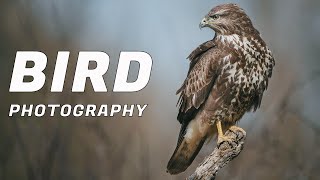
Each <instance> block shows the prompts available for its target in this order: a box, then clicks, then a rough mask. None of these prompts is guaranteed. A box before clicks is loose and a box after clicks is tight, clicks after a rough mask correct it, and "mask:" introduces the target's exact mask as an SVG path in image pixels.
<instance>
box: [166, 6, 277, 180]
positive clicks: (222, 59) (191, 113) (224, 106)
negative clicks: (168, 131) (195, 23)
mask: <svg viewBox="0 0 320 180" xmlns="http://www.w3.org/2000/svg"><path fill="white" fill-rule="evenodd" d="M200 27H201V28H202V27H209V28H211V29H213V30H214V31H215V37H214V38H213V39H212V40H210V41H207V42H205V43H203V44H201V45H200V46H199V47H198V48H196V49H195V50H194V51H193V52H192V53H191V54H190V55H189V56H188V59H189V60H190V67H189V71H188V75H187V78H186V80H185V81H184V83H183V85H182V86H181V88H180V89H179V90H178V91H177V94H179V93H180V98H179V101H178V105H179V113H178V117H177V119H178V121H179V122H180V123H181V130H180V134H179V138H178V143H177V147H176V149H175V151H174V153H173V155H172V157H171V158H170V160H169V162H168V166H167V170H168V172H169V173H171V174H177V173H180V172H182V171H184V170H186V169H187V167H188V166H189V165H190V164H191V163H192V161H193V160H194V158H195V157H196V155H197V154H198V152H199V151H200V149H201V147H202V145H203V143H204V142H205V140H206V139H207V138H208V137H209V136H212V135H214V134H216V132H217V129H218V144H219V142H221V140H228V139H227V137H224V136H223V133H222V131H221V124H222V127H224V128H230V127H233V128H237V127H235V126H234V125H235V123H236V122H237V121H238V120H239V119H240V118H241V117H242V116H243V115H244V113H245V112H247V111H250V110H253V111H255V110H256V109H257V108H258V107H259V106H260V103H261V99H262V95H263V92H264V91H265V90H266V88H267V86H268V78H270V77H271V74H272V69H273V66H274V59H273V57H272V54H271V52H270V50H269V49H268V48H267V46H266V44H265V42H264V41H263V40H262V38H261V37H260V33H259V32H258V31H257V30H256V29H255V28H254V27H253V25H252V22H251V20H250V19H249V17H248V16H247V15H246V13H245V12H244V11H243V9H241V8H240V7H239V6H237V5H236V4H223V5H219V6H216V7H214V8H213V9H212V10H211V11H210V12H209V13H208V14H207V15H206V16H205V18H204V19H203V20H202V21H201V23H200ZM215 125H217V128H216V127H215Z"/></svg>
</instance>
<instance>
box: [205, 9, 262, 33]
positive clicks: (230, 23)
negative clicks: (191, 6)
mask: <svg viewBox="0 0 320 180" xmlns="http://www.w3.org/2000/svg"><path fill="white" fill-rule="evenodd" d="M199 27H200V28H203V27H209V28H211V29H213V30H214V31H215V32H216V33H217V34H221V35H230V34H245V33H252V32H253V31H256V30H255V28H254V27H253V25H252V22H251V20H250V18H249V17H248V15H247V14H246V13H245V12H244V10H243V9H242V8H240V7H239V6H238V5H237V4H222V5H218V6H216V7H214V8H213V9H211V10H210V11H209V13H208V14H207V15H206V16H205V17H204V18H203V19H202V21H201V22H200V24H199Z"/></svg>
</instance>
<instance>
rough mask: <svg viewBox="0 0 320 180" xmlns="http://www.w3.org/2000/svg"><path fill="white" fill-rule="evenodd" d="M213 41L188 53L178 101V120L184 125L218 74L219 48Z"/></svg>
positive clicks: (193, 114)
mask: <svg viewBox="0 0 320 180" xmlns="http://www.w3.org/2000/svg"><path fill="white" fill-rule="evenodd" d="M214 47H215V45H214V43H213V41H212V40H211V41H207V42H205V43H203V44H201V45H200V46H199V47H198V48H196V49H195V50H194V51H193V52H192V53H191V54H190V55H189V57H188V58H189V59H190V68H189V71H188V76H187V78H186V80H185V81H184V83H183V84H182V86H181V88H180V89H179V90H178V91H177V94H179V93H180V98H179V101H178V105H179V114H178V118H177V119H178V121H179V122H180V123H182V124H184V125H185V126H186V125H187V124H188V123H189V121H191V120H192V119H193V117H194V116H195V115H196V113H197V112H198V110H199V108H200V106H201V105H202V104H203V103H204V102H205V101H206V99H207V97H208V95H209V93H210V91H211V89H212V86H213V84H214V82H215V79H216V77H217V75H218V69H219V68H218V67H217V66H218V64H219V62H218V61H219V58H220V54H221V53H219V50H218V49H216V48H214Z"/></svg>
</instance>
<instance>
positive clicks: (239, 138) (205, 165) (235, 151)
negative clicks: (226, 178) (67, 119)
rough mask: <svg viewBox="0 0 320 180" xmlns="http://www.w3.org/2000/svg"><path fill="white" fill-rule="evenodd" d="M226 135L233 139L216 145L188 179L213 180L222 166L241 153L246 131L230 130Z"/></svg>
mask: <svg viewBox="0 0 320 180" xmlns="http://www.w3.org/2000/svg"><path fill="white" fill-rule="evenodd" d="M225 135H226V136H228V137H230V138H231V139H232V141H231V142H227V141H224V142H222V143H221V144H220V146H219V147H216V148H215V149H214V151H213V152H212V153H211V154H210V155H209V156H208V157H206V158H205V160H204V161H203V162H202V163H201V164H200V165H199V166H198V167H197V169H196V171H195V172H194V173H193V174H192V175H191V176H189V178H187V180H200V179H201V180H213V179H215V177H216V175H217V173H218V171H219V170H220V169H221V168H223V167H224V166H225V165H227V164H228V163H229V162H230V161H231V160H232V159H234V158H235V157H237V156H238V155H239V154H240V152H241V151H242V149H243V144H244V140H245V138H246V132H245V131H240V130H238V131H236V132H233V131H230V130H228V131H227V132H226V133H225Z"/></svg>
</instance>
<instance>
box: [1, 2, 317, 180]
mask: <svg viewBox="0 0 320 180" xmlns="http://www.w3.org/2000/svg"><path fill="white" fill-rule="evenodd" d="M49 2H50V1H49ZM54 2H55V1H52V9H53V11H52V12H53V13H56V14H53V15H52V16H53V17H54V18H53V19H52V25H53V27H54V28H53V30H54V31H55V33H54V35H52V33H49V32H48V29H46V27H45V26H43V23H42V22H41V17H39V14H35V13H33V11H32V9H33V8H38V7H34V6H33V4H32V3H29V2H28V1H27V0H10V1H9V0H7V1H6V0H2V1H0V12H1V14H2V16H1V17H0V22H1V26H0V39H1V43H0V57H1V76H0V79H1V82H2V86H1V88H0V97H1V102H2V103H1V109H0V116H1V120H0V179H1V180H2V179H3V180H5V179H10V180H14V179H28V180H38V179H39V180H40V179H44V180H50V179H61V180H63V179H68V180H70V179H92V180H98V179H182V178H184V177H186V176H188V175H190V174H191V172H192V171H193V170H194V169H195V167H196V166H197V164H198V163H199V162H201V161H202V159H203V158H204V156H205V155H207V154H208V152H210V151H212V149H213V146H214V145H215V144H214V143H211V144H210V145H208V146H206V147H205V148H204V149H203V150H202V151H201V153H200V155H199V157H197V159H196V161H195V162H194V163H193V165H192V166H191V167H190V168H189V169H188V170H187V172H186V173H184V174H182V175H179V176H170V175H168V174H166V173H165V167H166V163H167V160H168V158H169V156H170V155H171V153H172V151H173V148H174V145H175V143H176V142H175V141H176V136H177V133H178V128H179V125H178V124H177V122H176V121H175V120H174V118H175V111H176V110H175V109H173V110H171V111H170V112H166V111H161V110H162V109H166V108H165V107H164V104H165V105H166V103H164V104H160V105H159V104H158V105H157V106H156V107H155V106H152V107H151V108H153V109H151V110H150V111H148V112H147V113H146V114H145V115H144V117H143V118H139V119H130V118H121V117H117V118H104V119H102V118H77V119H76V118H72V117H70V118H52V117H45V118H34V117H23V118H18V117H14V118H9V117H8V111H9V105H10V104H11V103H18V104H21V103H27V104H39V103H46V104H47V103H60V104H64V103H69V104H76V103H82V104H90V103H93V104H101V103H108V104H112V103H120V104H121V103H128V104H130V103H143V102H147V103H148V102H151V103H153V102H157V101H160V100H161V98H162V97H166V95H163V94H161V91H160V90H159V89H160V88H161V87H162V86H161V85H160V86H159V85H158V86H152V87H150V88H149V89H147V93H145V92H139V93H136V94H135V95H133V96H135V98H133V97H132V95H123V94H122V95H119V94H118V95H115V94H112V93H94V92H93V90H92V88H91V87H90V86H88V87H87V90H86V92H85V93H71V92H70V89H71V88H70V87H71V83H72V80H73V69H74V67H75V63H76V58H77V53H78V51H80V50H84V49H80V47H79V46H78V45H77V43H76V42H75V41H74V40H73V39H72V38H70V37H71V35H70V34H71V33H76V32H75V31H76V30H77V28H81V26H80V25H79V24H80V23H77V19H81V18H82V17H81V13H78V15H79V17H78V18H77V19H75V22H74V25H73V26H74V27H73V28H74V29H72V30H71V32H70V31H67V30H66V29H64V28H63V26H64V24H61V18H63V17H61V14H60V13H59V9H58V8H57V7H56V6H55V3H54ZM249 2H250V1H249ZM280 2H281V1H280ZM78 3H83V4H84V5H83V7H85V6H86V5H85V4H86V3H89V2H87V1H84V0H81V1H79V2H78ZM250 3H253V7H255V9H256V10H255V11H254V12H256V13H257V14H260V16H259V17H258V18H257V19H256V21H261V22H263V23H261V24H263V25H264V27H262V28H263V29H264V32H266V36H267V37H269V38H267V39H269V40H270V41H271V42H273V43H274V47H279V46H280V45H278V46H276V45H275V44H276V43H277V40H276V39H277V37H278V36H281V33H278V32H277V28H275V27H274V26H275V23H274V22H273V21H272V17H273V20H274V19H275V17H274V16H277V14H273V12H271V11H270V10H269V9H270V8H271V9H272V8H275V6H276V4H277V3H276V1H262V0H261V1H255V2H250ZM283 3H285V2H283ZM280 4H281V3H280ZM298 6H299V7H300V6H301V8H302V9H304V10H309V11H310V12H316V11H317V9H316V8H314V7H319V3H317V1H312V0H309V1H305V2H304V3H301V5H298ZM312 7H313V8H312ZM76 11H79V12H80V11H81V8H80V9H76ZM277 12H279V11H277ZM280 12H281V11H280ZM203 14H205V12H204V13H203ZM305 16H306V15H305ZM310 16H313V15H312V13H311V15H310ZM318 16H319V15H318ZM268 17H270V18H268ZM50 23H51V22H50ZM297 23H298V22H297ZM299 23H300V24H298V26H299V27H301V28H303V20H302V19H300V20H299ZM292 31H294V30H292ZM303 32H304V31H303ZM300 35H301V33H300ZM306 39H307V41H308V38H306ZM284 44H285V43H284ZM307 44H308V43H307ZM110 46H112V47H114V46H118V47H119V46H120V47H121V44H117V43H116V42H110ZM312 47H313V49H312ZM290 48H293V49H294V48H297V47H295V46H294V45H293V44H291V45H289V44H288V47H287V48H283V49H281V48H278V49H275V51H274V53H275V55H276V59H277V60H278V61H277V65H276V70H275V73H274V76H273V79H272V81H271V84H270V88H269V89H268V92H267V93H266V94H265V96H264V101H263V105H262V108H261V111H260V112H259V113H257V115H255V116H252V117H251V116H250V117H247V119H249V120H248V121H247V122H244V123H242V124H240V125H241V126H242V127H244V129H246V131H247V135H248V136H247V140H246V144H245V149H244V150H243V151H242V153H241V154H240V155H239V157H237V158H236V159H235V160H233V161H232V162H231V163H230V164H229V165H228V166H227V167H225V168H224V169H223V170H222V171H221V172H220V174H218V179H261V180H263V179H268V180H269V179H301V180H304V179H317V178H319V177H320V172H319V170H318V167H320V126H319V123H317V122H315V121H314V120H313V119H312V118H311V117H309V116H308V115H306V114H305V113H304V112H303V111H302V108H301V107H303V106H304V103H305V102H304V101H303V98H304V96H303V95H302V93H301V92H303V91H304V89H305V88H306V87H309V86H313V85H314V84H316V85H317V84H318V83H319V76H320V73H318V72H319V71H312V72H311V73H309V72H308V73H306V75H305V76H306V77H305V78H303V77H302V76H303V75H302V73H301V71H304V70H302V67H301V66H299V58H301V57H296V56H294V55H295V54H294V53H293V54H291V51H292V50H291V51H290ZM298 48H300V47H298ZM271 49H274V48H271ZM18 50H36V51H42V52H44V53H45V54H46V55H47V57H48V59H49V61H48V65H47V68H46V70H45V73H46V75H47V81H46V84H45V87H44V88H42V89H41V90H40V91H38V92H36V93H9V92H8V89H9V83H10V78H11V72H12V67H13V62H14V57H15V53H16V51H18ZM59 50H69V51H71V57H70V60H69V67H68V71H67V77H66V81H65V87H64V88H65V89H67V90H66V91H64V92H63V93H50V92H49V89H50V85H51V82H50V79H51V78H52V74H53V70H54V65H55V58H56V54H57V51H59ZM95 50H100V49H95ZM317 50H319V43H318V42H314V44H313V45H310V49H307V47H305V49H302V50H301V51H305V52H307V53H309V54H311V55H312V54H316V52H317ZM113 53H117V52H113ZM296 53H299V52H296ZM311 55H310V56H309V57H308V58H312V56H311ZM301 56H302V55H301ZM292 59H293V61H292V62H293V63H290V62H291V60H292ZM294 59H295V60H294ZM297 59H298V60H297ZM306 63H310V64H311V66H312V65H313V64H315V65H319V62H317V61H316V63H315V62H313V61H312V62H310V61H306ZM307 69H308V67H307ZM108 78H109V76H108V77H107V80H108ZM110 78H112V77H110ZM170 88H172V89H174V88H175V87H170ZM157 93H160V94H161V95H159V96H156V97H155V94H157ZM137 99H140V100H139V101H138V102H137ZM170 102H171V101H170ZM149 107H150V105H149ZM170 107H171V106H170ZM316 109H318V107H314V109H313V110H314V112H315V113H316V114H317V111H316ZM317 115H319V113H318V114H317ZM168 117H170V118H172V119H171V120H170V123H167V122H166V121H164V122H165V123H166V124H164V125H163V124H161V125H159V122H161V121H162V120H163V119H165V118H168ZM168 122H169V121H168ZM252 122H255V123H252Z"/></svg>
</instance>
